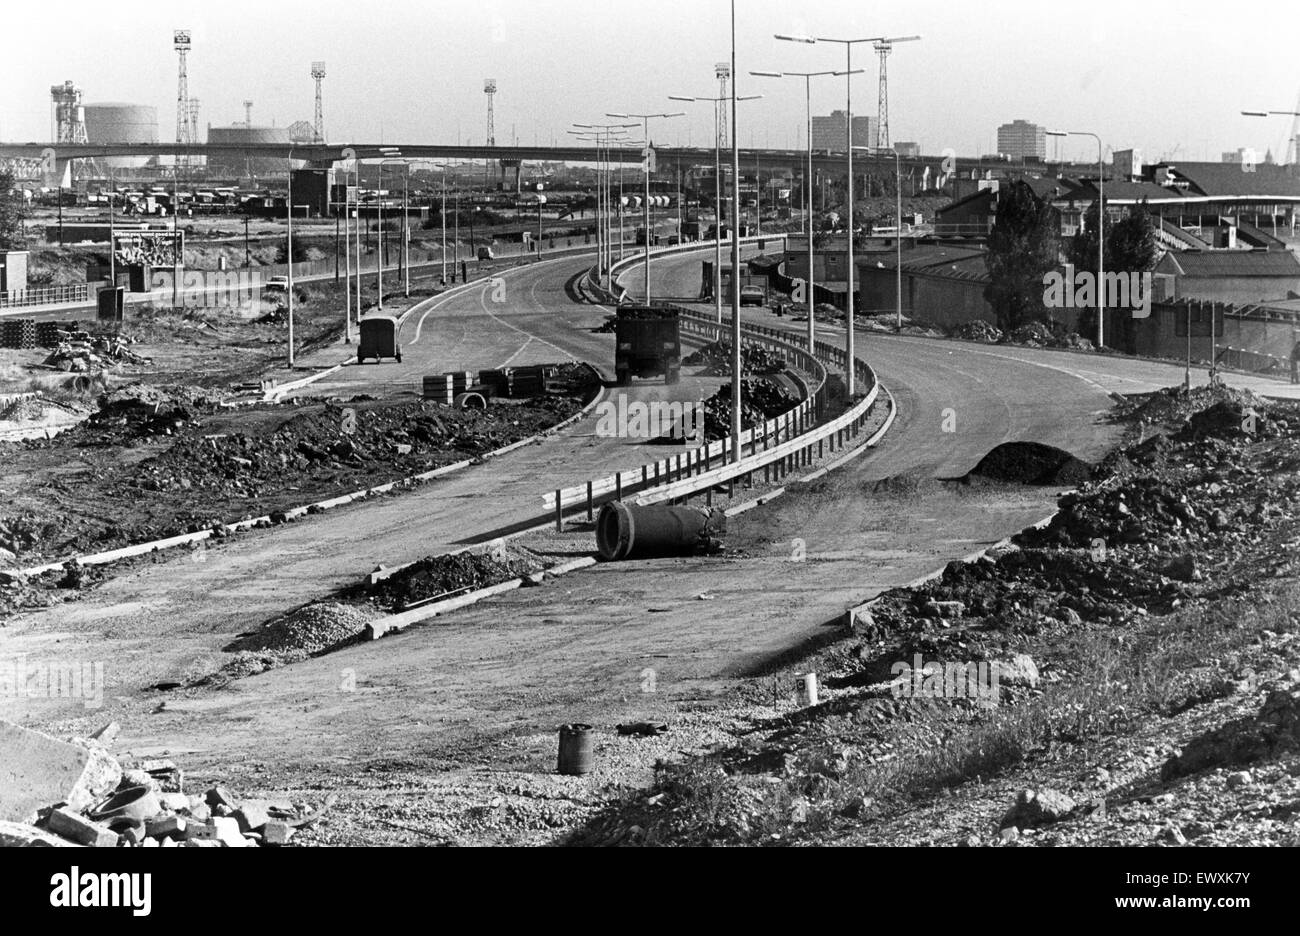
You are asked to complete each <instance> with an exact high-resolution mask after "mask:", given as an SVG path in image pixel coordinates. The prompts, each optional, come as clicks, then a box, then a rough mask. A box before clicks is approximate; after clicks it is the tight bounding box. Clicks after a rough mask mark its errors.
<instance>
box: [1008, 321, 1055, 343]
mask: <svg viewBox="0 0 1300 936" xmlns="http://www.w3.org/2000/svg"><path fill="white" fill-rule="evenodd" d="M1007 340H1008V341H1010V342H1012V343H1013V344H1018V345H1024V346H1025V347H1027V348H1046V347H1051V346H1052V345H1053V344H1054V342H1055V340H1056V339H1055V336H1053V334H1052V330H1051V328H1049V327H1048V326H1047V325H1045V324H1043V323H1042V322H1029V323H1027V324H1025V325H1021V326H1020V327H1019V328H1017V329H1015V330H1014V331H1012V332H1011V333H1010V334H1008V335H1007Z"/></svg>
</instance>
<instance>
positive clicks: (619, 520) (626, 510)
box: [596, 501, 727, 562]
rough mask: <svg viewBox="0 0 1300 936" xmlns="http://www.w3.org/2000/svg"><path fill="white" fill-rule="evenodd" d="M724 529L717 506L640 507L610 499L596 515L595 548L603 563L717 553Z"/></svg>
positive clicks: (723, 520)
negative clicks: (597, 515)
mask: <svg viewBox="0 0 1300 936" xmlns="http://www.w3.org/2000/svg"><path fill="white" fill-rule="evenodd" d="M726 532H727V515H726V512H725V511H723V510H722V509H720V508H716V507H714V508H707V507H670V506H668V505H667V504H651V505H648V506H645V507H640V506H637V505H635V504H625V503H623V502H622V501H612V502H610V503H608V504H605V505H604V506H603V507H601V508H600V516H599V517H597V518H596V548H597V550H598V551H599V553H600V558H601V559H602V560H604V561H605V562H617V561H619V560H623V559H653V558H656V557H661V556H690V555H695V554H698V553H711V552H718V551H719V550H720V549H721V547H722V542H721V541H722V538H723V537H724V536H726Z"/></svg>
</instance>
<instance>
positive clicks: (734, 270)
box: [647, 0, 752, 464]
mask: <svg viewBox="0 0 1300 936" xmlns="http://www.w3.org/2000/svg"><path fill="white" fill-rule="evenodd" d="M731 74H732V75H739V74H740V73H739V72H738V71H737V70H736V0H731ZM736 101H737V93H736V82H735V81H732V82H731V460H732V461H733V462H735V463H737V464H739V462H740V459H741V451H740V429H741V422H740V421H741V414H742V412H743V410H742V407H741V396H742V395H743V394H742V390H741V378H742V376H743V375H744V363H743V358H742V356H741V353H740V127H739V126H737V124H736V116H737V114H736V110H737V109H736ZM647 256H648V255H647ZM751 444H752V443H751Z"/></svg>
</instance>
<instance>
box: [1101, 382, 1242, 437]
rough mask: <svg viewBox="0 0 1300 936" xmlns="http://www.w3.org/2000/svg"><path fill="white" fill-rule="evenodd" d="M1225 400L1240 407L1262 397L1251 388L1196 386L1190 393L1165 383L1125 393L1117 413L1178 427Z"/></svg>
mask: <svg viewBox="0 0 1300 936" xmlns="http://www.w3.org/2000/svg"><path fill="white" fill-rule="evenodd" d="M1221 401H1226V402H1229V403H1233V404H1236V405H1238V406H1241V407H1246V406H1250V407H1258V406H1260V405H1262V404H1263V401H1262V400H1261V399H1260V398H1259V397H1257V396H1255V394H1253V393H1251V392H1250V391H1249V390H1234V389H1232V388H1230V387H1194V388H1192V391H1191V393H1188V392H1187V391H1186V390H1184V389H1183V388H1182V387H1166V388H1165V389H1163V390H1157V391H1155V392H1154V393H1141V394H1135V395H1133V396H1129V397H1125V399H1124V402H1123V403H1122V404H1121V405H1120V407H1119V410H1118V412H1117V413H1116V417H1117V418H1118V419H1120V420H1122V421H1125V422H1134V423H1137V424H1139V425H1154V426H1163V427H1166V428H1168V429H1170V430H1176V429H1178V428H1180V427H1182V426H1183V424H1184V423H1186V422H1187V420H1188V419H1190V418H1191V417H1192V416H1194V415H1195V414H1196V413H1199V412H1201V411H1202V410H1204V409H1207V408H1209V407H1210V406H1213V405H1214V404H1215V403H1218V402H1221Z"/></svg>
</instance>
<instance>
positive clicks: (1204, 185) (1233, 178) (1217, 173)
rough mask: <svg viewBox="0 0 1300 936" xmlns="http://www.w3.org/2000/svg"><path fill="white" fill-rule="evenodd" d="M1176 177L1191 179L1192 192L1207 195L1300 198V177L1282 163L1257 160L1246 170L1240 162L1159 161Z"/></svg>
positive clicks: (1189, 180)
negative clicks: (1271, 163) (1256, 162)
mask: <svg viewBox="0 0 1300 936" xmlns="http://www.w3.org/2000/svg"><path fill="white" fill-rule="evenodd" d="M1160 165H1163V166H1167V167H1168V168H1169V169H1170V170H1171V171H1172V172H1173V173H1174V174H1175V175H1176V176H1177V177H1178V178H1181V179H1186V180H1187V181H1188V182H1189V183H1191V188H1192V190H1193V193H1194V194H1197V195H1208V196H1219V197H1225V196H1241V197H1256V198H1260V197H1268V196H1282V197H1287V198H1300V178H1294V177H1292V175H1291V173H1290V171H1289V170H1288V169H1286V168H1284V167H1282V166H1276V165H1269V164H1267V163H1265V164H1257V165H1255V166H1254V168H1253V171H1251V172H1246V171H1245V170H1244V168H1243V167H1242V165H1241V164H1240V163H1235V162H1230V163H1225V162H1217V163H1216V162H1175V163H1160Z"/></svg>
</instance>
